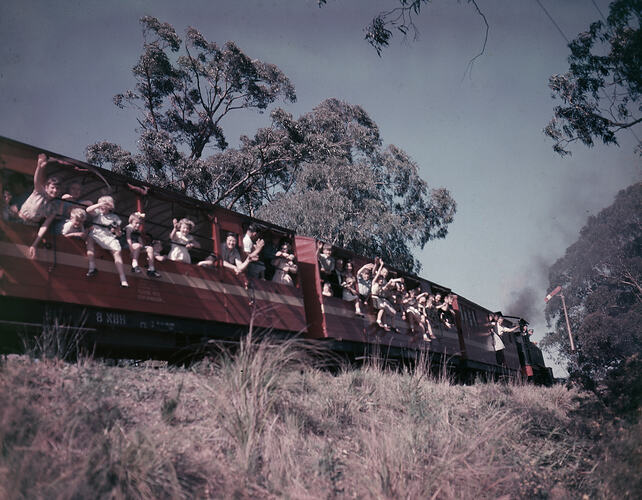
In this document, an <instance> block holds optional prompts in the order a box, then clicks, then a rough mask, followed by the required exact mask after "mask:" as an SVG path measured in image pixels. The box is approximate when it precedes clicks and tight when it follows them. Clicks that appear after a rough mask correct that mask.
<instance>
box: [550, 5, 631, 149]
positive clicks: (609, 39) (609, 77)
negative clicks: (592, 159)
mask: <svg viewBox="0 0 642 500" xmlns="http://www.w3.org/2000/svg"><path fill="white" fill-rule="evenodd" d="M641 22H642V0H616V1H615V2H613V3H611V5H610V7H609V16H608V18H607V19H606V21H605V22H602V21H597V22H594V23H593V24H591V26H590V28H589V30H588V31H586V32H583V33H580V34H579V35H578V37H577V38H576V39H575V40H573V41H572V42H571V43H570V44H569V48H570V50H571V55H570V56H569V58H568V61H569V71H568V72H566V73H565V74H563V75H553V76H551V78H550V80H549V87H550V88H551V90H552V91H553V97H557V98H559V99H561V100H562V102H563V105H561V106H556V107H555V110H554V116H553V119H552V120H551V122H550V123H549V124H548V126H547V127H546V128H545V129H544V133H545V134H546V135H547V136H549V137H551V138H552V139H553V140H554V141H555V145H554V146H553V149H554V150H555V151H556V152H557V153H559V154H561V155H562V156H564V155H567V154H570V152H569V151H568V150H567V149H566V147H567V146H568V145H569V143H571V142H575V141H578V140H579V141H580V142H582V143H583V144H585V145H586V146H589V147H590V146H593V144H594V141H595V140H601V141H602V142H603V143H604V144H617V143H618V141H617V134H618V132H620V131H621V130H625V129H633V127H635V126H639V124H640V123H642V106H641V104H640V95H641V92H642V30H641V27H642V26H641ZM638 149H639V152H640V154H642V149H641V148H640V143H639V139H638Z"/></svg>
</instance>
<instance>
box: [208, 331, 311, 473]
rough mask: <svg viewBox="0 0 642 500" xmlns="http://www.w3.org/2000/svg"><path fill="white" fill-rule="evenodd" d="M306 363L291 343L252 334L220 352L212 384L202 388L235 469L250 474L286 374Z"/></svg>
mask: <svg viewBox="0 0 642 500" xmlns="http://www.w3.org/2000/svg"><path fill="white" fill-rule="evenodd" d="M308 359H310V357H309V353H308V352H306V348H305V347H304V345H303V344H302V343H301V342H299V341H297V340H296V339H289V340H284V341H279V342H275V341H274V340H271V339H270V338H269V336H267V335H264V336H261V337H260V338H258V339H257V338H256V337H255V336H253V335H252V334H250V335H248V336H247V337H245V338H244V339H242V340H241V342H240V344H239V346H238V349H236V350H235V351H229V350H228V351H224V352H223V354H222V356H220V357H219V358H218V360H217V362H216V371H215V373H216V375H217V377H216V379H215V380H214V379H212V380H211V381H210V383H209V384H208V388H209V390H210V391H211V392H212V394H213V395H214V396H215V398H214V401H215V403H214V410H215V411H216V413H217V414H218V416H219V419H220V423H221V426H222V428H223V429H224V430H225V432H226V433H227V435H228V436H229V438H230V439H231V440H232V443H233V445H234V447H235V449H236V454H237V459H238V461H239V464H240V466H241V469H242V470H243V471H244V472H245V473H246V474H248V475H251V474H253V473H255V472H256V470H257V468H258V466H259V463H260V460H261V456H260V447H259V442H260V440H261V439H262V437H263V435H264V433H265V432H266V430H268V429H269V428H271V427H272V426H273V425H274V424H275V422H276V420H277V418H278V417H277V416H276V415H274V413H273V409H274V407H275V405H276V403H277V401H278V400H279V399H280V398H281V397H282V395H283V393H284V392H285V391H287V390H288V389H289V388H290V384H291V382H292V380H291V379H290V378H289V377H288V372H290V371H291V370H293V369H297V368H304V367H305V366H306V360H308Z"/></svg>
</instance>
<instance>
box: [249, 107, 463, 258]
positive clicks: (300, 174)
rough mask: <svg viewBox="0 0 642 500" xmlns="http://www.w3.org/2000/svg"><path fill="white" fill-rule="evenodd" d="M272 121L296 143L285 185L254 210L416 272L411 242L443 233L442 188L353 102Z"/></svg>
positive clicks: (448, 207)
mask: <svg viewBox="0 0 642 500" xmlns="http://www.w3.org/2000/svg"><path fill="white" fill-rule="evenodd" d="M279 121H280V123H277V124H276V126H277V127H278V128H280V129H281V130H290V131H291V132H290V133H293V132H295V133H296V134H297V140H298V141H299V144H301V145H302V146H301V147H298V148H295V149H294V152H295V155H298V157H299V158H300V161H298V165H297V168H296V169H295V170H293V171H292V174H291V177H290V178H289V179H288V184H289V185H288V187H287V189H284V190H282V191H281V192H278V193H276V194H275V195H274V196H272V197H271V198H270V199H269V202H268V203H266V204H265V205H264V206H263V207H261V208H260V209H259V210H258V215H259V216H261V217H262V218H265V219H268V220H270V221H272V222H274V223H277V224H281V225H283V226H286V227H291V228H293V229H295V230H296V231H298V232H299V233H301V234H307V235H310V236H315V237H317V238H320V239H323V240H325V241H327V242H329V243H332V244H334V245H338V246H341V247H344V248H348V249H351V250H353V251H355V252H358V253H360V254H365V255H369V256H371V257H374V256H376V255H378V256H381V257H382V258H383V259H384V260H385V261H387V262H390V263H391V265H394V266H396V267H399V268H402V269H405V270H407V271H418V270H419V268H420V266H419V263H418V262H417V261H416V260H415V259H414V257H413V255H412V250H411V246H418V247H421V248H423V247H424V245H425V244H426V243H427V242H428V241H430V240H432V239H435V238H444V237H445V236H446V234H447V232H448V229H447V228H448V225H449V224H450V223H451V222H452V220H453V217H454V214H455V201H454V200H453V198H452V197H451V195H450V193H449V192H448V191H447V190H446V189H430V188H429V187H428V185H427V183H426V181H424V180H423V179H422V178H421V177H420V176H419V172H418V168H417V165H416V164H415V163H414V162H413V161H412V160H411V159H410V158H409V157H408V155H407V154H406V153H405V152H404V151H402V150H401V149H399V148H398V147H396V146H394V145H390V146H387V147H385V148H384V147H383V146H382V141H381V138H380V136H379V130H378V128H377V126H376V124H375V123H374V122H373V121H372V120H371V119H370V117H369V116H368V115H367V113H366V112H365V111H364V110H363V109H362V108H361V107H359V106H354V105H350V104H347V103H345V102H341V101H338V100H336V99H328V100H326V101H324V102H322V103H321V104H320V105H319V106H317V107H316V108H315V109H314V110H313V111H312V112H310V113H307V114H305V115H303V116H302V117H301V118H299V119H298V120H296V121H292V119H291V117H289V116H280V117H279Z"/></svg>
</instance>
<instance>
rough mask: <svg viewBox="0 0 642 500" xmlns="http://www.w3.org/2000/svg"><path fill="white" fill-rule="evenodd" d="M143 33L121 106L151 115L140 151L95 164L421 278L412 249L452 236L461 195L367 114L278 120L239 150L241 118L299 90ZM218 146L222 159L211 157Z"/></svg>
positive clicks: (160, 31) (254, 66)
mask: <svg viewBox="0 0 642 500" xmlns="http://www.w3.org/2000/svg"><path fill="white" fill-rule="evenodd" d="M141 23H142V25H143V32H144V34H145V46H144V52H143V54H142V55H141V57H140V59H139V61H138V64H137V65H136V66H135V67H134V69H133V74H134V76H135V78H136V81H137V84H136V89H135V90H134V91H128V92H126V93H124V94H119V95H117V96H116V97H115V99H114V101H115V103H116V105H117V106H120V107H123V106H133V107H136V108H138V109H139V110H140V111H141V116H140V118H139V120H138V122H139V125H140V139H139V141H138V144H139V152H138V153H136V154H132V153H130V152H128V151H125V150H123V149H122V148H121V147H120V146H118V145H116V144H113V143H109V142H98V143H96V144H94V145H92V146H89V147H88V149H87V159H88V161H89V162H92V163H96V164H98V165H110V166H111V167H112V169H113V170H115V171H118V172H121V173H124V174H126V175H129V176H133V177H135V178H139V179H143V180H145V181H148V182H151V183H154V184H157V185H162V186H165V187H169V188H172V189H176V190H179V191H182V192H184V193H186V194H188V195H191V196H194V197H196V198H199V199H202V200H205V201H208V202H210V203H213V204H221V205H224V206H226V207H227V208H230V209H236V210H238V211H242V212H245V213H247V214H250V215H253V216H257V215H258V216H261V217H263V218H266V219H268V220H270V221H271V222H275V223H277V224H281V225H283V226H286V227H290V228H292V229H295V230H297V231H298V232H299V233H302V234H307V235H310V236H315V237H318V238H321V239H324V240H326V241H328V242H331V243H333V244H335V245H339V246H343V247H346V248H348V249H351V250H354V251H355V252H359V253H363V254H366V255H369V256H371V257H374V256H375V255H379V256H381V257H382V258H384V259H385V260H386V261H388V262H390V263H392V264H393V265H395V266H397V267H400V268H403V269H406V270H408V271H413V270H419V263H418V262H417V261H416V260H415V259H414V257H413V256H412V252H411V247H412V246H418V247H421V248H423V247H424V245H425V244H426V243H427V242H428V241H430V240H432V239H434V238H443V237H445V236H446V233H447V227H448V225H449V224H450V222H452V220H453V215H454V213H455V202H454V200H453V199H452V197H451V196H450V193H449V192H448V191H447V190H445V189H430V188H429V187H428V185H427V184H426V182H425V181H424V180H423V179H421V178H420V177H419V173H418V167H417V165H416V164H415V163H414V162H413V161H412V160H411V159H410V158H409V157H408V155H407V154H406V153H405V152H404V151H402V150H401V149H399V148H397V147H396V146H393V145H391V146H388V147H386V148H384V147H382V141H381V138H380V136H379V130H378V128H377V125H376V124H375V123H374V122H373V121H372V119H371V118H370V117H369V116H368V114H367V113H366V112H365V111H364V110H363V109H362V108H361V107H359V106H354V105H351V104H348V103H345V102H341V101H339V100H337V99H327V100H325V101H323V102H322V103H321V104H319V105H318V106H317V107H316V108H314V110H313V111H311V112H309V113H306V114H304V115H302V116H301V117H300V118H298V119H295V118H294V117H293V116H292V115H291V114H289V113H287V112H286V111H284V110H282V109H275V110H274V111H273V112H272V114H271V117H272V125H271V126H270V127H266V128H263V129H260V130H258V131H257V132H256V134H254V136H253V137H248V136H243V137H241V142H240V146H239V147H238V148H228V147H227V141H226V139H225V136H224V134H223V131H222V128H221V120H222V119H223V118H224V117H225V116H226V115H227V114H228V113H230V112H232V111H234V110H237V109H241V108H251V109H257V110H259V111H262V110H264V109H265V108H266V107H267V106H268V105H269V104H270V103H272V102H274V101H275V100H276V99H277V98H279V97H283V98H285V99H286V100H289V101H294V100H295V99H296V96H295V94H294V88H293V86H292V84H291V83H290V82H289V80H288V79H287V78H286V77H285V75H283V73H282V72H281V71H280V70H279V69H278V68H277V67H276V66H273V65H270V64H266V63H263V62H261V61H257V60H251V59H250V58H249V57H247V56H246V55H245V54H243V53H242V52H241V51H240V49H238V47H236V46H235V45H234V44H233V43H231V42H228V43H227V44H226V45H225V47H224V48H219V47H218V46H217V45H216V44H214V43H211V42H208V41H207V40H205V38H204V37H203V36H202V35H201V34H200V33H199V32H198V31H196V30H195V29H194V28H189V29H188V30H187V33H186V36H185V40H184V41H183V40H182V39H181V38H179V37H178V35H176V32H175V31H174V28H173V27H172V26H171V25H169V24H167V23H160V22H159V21H158V20H157V19H155V18H152V17H144V18H143V19H142V20H141ZM181 47H183V52H184V53H183V54H182V55H179V56H177V55H176V54H177V53H178V52H180V51H181ZM211 142H212V143H215V144H216V145H217V147H218V149H219V151H217V152H216V153H215V154H212V155H210V156H204V155H203V153H204V149H205V146H206V145H208V144H210V143H211Z"/></svg>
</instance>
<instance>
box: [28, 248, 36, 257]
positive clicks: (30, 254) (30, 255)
mask: <svg viewBox="0 0 642 500" xmlns="http://www.w3.org/2000/svg"><path fill="white" fill-rule="evenodd" d="M28 252H29V253H28V256H29V258H30V259H31V260H33V259H35V258H36V247H34V246H31V247H29V250H28Z"/></svg>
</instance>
